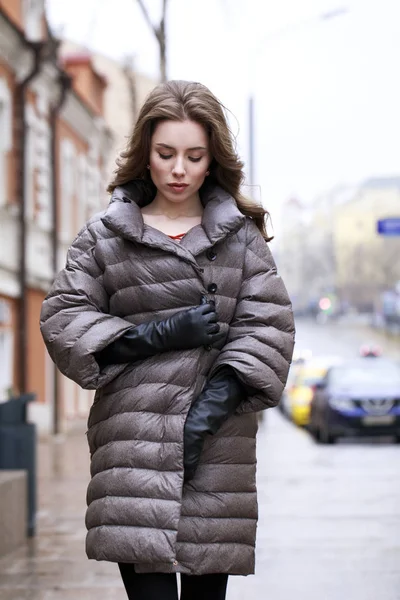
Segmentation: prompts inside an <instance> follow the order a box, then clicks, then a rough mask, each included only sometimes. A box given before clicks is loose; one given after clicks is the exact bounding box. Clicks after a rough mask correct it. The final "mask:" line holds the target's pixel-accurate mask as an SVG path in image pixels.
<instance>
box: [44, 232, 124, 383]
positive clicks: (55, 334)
mask: <svg viewBox="0 0 400 600" xmlns="http://www.w3.org/2000/svg"><path fill="white" fill-rule="evenodd" d="M95 243H96V240H95V238H94V236H93V234H92V233H91V231H90V227H89V226H86V227H85V228H84V229H83V230H82V231H81V232H80V233H79V234H78V237H77V238H76V239H75V241H74V242H73V244H72V246H71V247H70V249H69V250H68V254H67V262H66V267H65V268H64V269H63V270H62V271H61V272H60V273H59V274H58V275H57V277H56V279H55V281H54V283H53V285H52V287H51V289H50V291H49V293H48V294H47V296H46V298H45V300H44V302H43V305H42V310H41V315H40V329H41V332H42V336H43V339H44V342H45V344H46V346H47V350H48V352H49V354H50V356H51V358H52V360H53V361H54V362H55V363H56V365H57V367H58V368H59V369H60V371H61V372H62V373H63V374H64V375H66V377H69V378H70V379H73V381H75V382H76V383H78V384H79V385H80V386H81V387H83V388H85V389H98V388H100V387H103V386H104V385H105V384H107V383H108V382H110V381H111V380H112V379H114V378H115V377H116V376H117V375H118V374H119V373H121V372H122V371H123V369H124V368H125V367H126V365H123V364H120V365H110V366H107V367H104V369H100V368H99V365H98V364H97V362H96V360H95V358H94V353H95V352H98V351H99V350H102V349H103V348H105V347H106V346H107V345H108V344H110V343H111V342H113V341H114V340H115V339H117V338H118V337H120V336H121V335H122V334H123V333H125V331H128V329H130V328H131V327H132V323H129V322H128V321H126V320H124V319H121V318H119V317H113V316H112V315H110V314H109V299H108V294H107V293H106V291H105V289H104V286H103V283H102V271H101V269H100V267H99V265H98V264H97V262H96V259H95V256H94V247H95Z"/></svg>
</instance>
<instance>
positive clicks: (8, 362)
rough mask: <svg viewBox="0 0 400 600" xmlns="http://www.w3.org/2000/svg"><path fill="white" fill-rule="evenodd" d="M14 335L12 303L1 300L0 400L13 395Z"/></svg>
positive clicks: (2, 400)
mask: <svg viewBox="0 0 400 600" xmlns="http://www.w3.org/2000/svg"><path fill="white" fill-rule="evenodd" d="M13 349H14V336H13V330H12V323H11V310H10V305H9V303H8V302H7V301H6V300H0V402H4V400H7V399H8V398H9V397H10V395H12V388H13V364H14V352H13Z"/></svg>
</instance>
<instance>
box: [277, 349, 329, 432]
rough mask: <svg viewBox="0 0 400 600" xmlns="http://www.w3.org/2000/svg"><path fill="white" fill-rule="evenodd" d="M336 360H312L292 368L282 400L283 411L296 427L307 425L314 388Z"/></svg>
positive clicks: (325, 358) (320, 358) (323, 358)
mask: <svg viewBox="0 0 400 600" xmlns="http://www.w3.org/2000/svg"><path fill="white" fill-rule="evenodd" d="M337 360H338V359H336V358H334V357H319V358H312V359H310V360H305V361H304V362H302V363H301V364H297V365H295V366H294V367H293V372H292V373H291V376H290V377H289V385H288V386H287V388H286V393H285V394H284V398H283V411H284V413H285V414H286V415H287V416H288V417H289V418H290V419H291V420H292V421H293V422H294V423H295V424H296V425H299V426H302V427H304V426H306V425H308V423H309V420H310V404H311V400H312V397H313V393H314V389H315V386H316V385H317V384H318V382H320V381H321V380H322V379H323V378H324V376H325V374H326V372H327V369H328V367H329V366H330V365H331V364H333V363H334V362H337Z"/></svg>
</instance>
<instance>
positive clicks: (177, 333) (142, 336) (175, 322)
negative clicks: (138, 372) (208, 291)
mask: <svg viewBox="0 0 400 600" xmlns="http://www.w3.org/2000/svg"><path fill="white" fill-rule="evenodd" d="M223 337H224V334H223V333H222V332H220V328H219V325H218V323H217V313H216V310H215V303H214V302H207V301H206V300H204V299H203V300H202V304H200V306H196V307H194V308H189V309H188V310H183V311H180V312H178V313H176V314H174V315H172V316H171V317H168V318H167V319H164V320H163V321H151V322H150V323H143V324H142V325H137V326H136V327H132V328H131V329H129V330H128V331H127V332H126V333H124V335H122V336H121V337H120V338H118V339H117V340H115V341H114V342H111V344H109V345H108V346H106V348H104V349H103V350H101V351H100V352H96V353H95V358H96V360H97V362H98V364H99V366H100V367H101V368H103V367H105V366H107V365H110V364H120V363H129V362H134V361H136V360H141V359H143V358H148V357H149V356H154V355H155V354H158V353H159V352H168V351H169V350H189V349H191V348H198V347H199V346H211V345H213V344H215V343H217V342H219V341H220V340H221V339H222V338H223Z"/></svg>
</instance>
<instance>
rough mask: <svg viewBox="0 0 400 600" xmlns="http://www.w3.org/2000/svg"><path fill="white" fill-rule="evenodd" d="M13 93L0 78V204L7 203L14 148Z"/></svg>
mask: <svg viewBox="0 0 400 600" xmlns="http://www.w3.org/2000/svg"><path fill="white" fill-rule="evenodd" d="M12 122H13V118H12V103H11V93H10V90H9V88H8V85H7V83H6V81H5V79H3V78H0V131H1V135H0V206H4V205H5V204H6V203H7V194H8V164H7V162H8V161H7V158H8V153H9V152H10V150H11V148H12Z"/></svg>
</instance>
